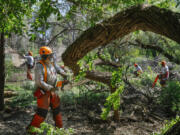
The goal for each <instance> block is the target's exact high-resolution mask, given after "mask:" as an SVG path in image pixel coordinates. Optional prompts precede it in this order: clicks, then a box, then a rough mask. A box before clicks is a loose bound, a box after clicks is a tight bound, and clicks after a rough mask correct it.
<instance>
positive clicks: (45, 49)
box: [39, 46, 52, 55]
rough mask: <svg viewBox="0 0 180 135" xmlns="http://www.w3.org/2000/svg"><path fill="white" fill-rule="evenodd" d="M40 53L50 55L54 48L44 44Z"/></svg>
mask: <svg viewBox="0 0 180 135" xmlns="http://www.w3.org/2000/svg"><path fill="white" fill-rule="evenodd" d="M39 54H40V55H50V54H52V50H51V48H49V47H48V46H42V47H41V48H40V49H39Z"/></svg>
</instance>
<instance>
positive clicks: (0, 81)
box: [0, 33, 5, 111]
mask: <svg viewBox="0 0 180 135" xmlns="http://www.w3.org/2000/svg"><path fill="white" fill-rule="evenodd" d="M4 44H5V40H4V34H3V33H1V35H0V111H1V110H3V109H4V84H5V60H4V59H5V50H4V46H5V45H4Z"/></svg>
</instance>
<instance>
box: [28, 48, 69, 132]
mask: <svg viewBox="0 0 180 135" xmlns="http://www.w3.org/2000/svg"><path fill="white" fill-rule="evenodd" d="M39 54H40V56H41V60H40V61H39V62H38V63H37V64H36V68H35V85H36V91H35V92H34V96H35V97H36V98H37V111H36V114H35V115H34V117H33V119H32V121H31V123H30V125H29V126H28V127H27V132H28V133H32V132H33V131H32V130H31V128H32V127H36V128H39V127H40V124H41V123H42V122H43V121H44V120H45V118H46V115H47V113H48V108H49V107H51V109H52V111H53V118H54V121H55V126H56V127H58V128H62V127H63V123H62V116H61V113H60V98H59V96H58V93H57V91H58V87H62V85H63V83H65V82H67V81H57V74H61V75H62V76H63V77H66V73H65V72H63V69H61V68H60V66H58V65H57V64H56V62H55V60H53V59H54V58H53V55H54V54H53V52H52V50H51V49H50V48H49V47H47V46H43V47H41V48H40V50H39Z"/></svg>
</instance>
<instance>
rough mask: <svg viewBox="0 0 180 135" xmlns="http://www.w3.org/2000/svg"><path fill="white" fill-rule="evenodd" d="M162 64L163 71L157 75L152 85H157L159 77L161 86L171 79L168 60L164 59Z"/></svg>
mask: <svg viewBox="0 0 180 135" xmlns="http://www.w3.org/2000/svg"><path fill="white" fill-rule="evenodd" d="M161 66H162V68H161V72H160V73H159V74H158V75H157V76H156V78H155V80H154V83H153V86H152V87H154V86H155V85H156V82H157V81H158V79H160V84H161V86H162V87H164V86H165V85H166V81H167V80H168V79H169V67H168V66H167V64H166V62H165V61H162V62H161Z"/></svg>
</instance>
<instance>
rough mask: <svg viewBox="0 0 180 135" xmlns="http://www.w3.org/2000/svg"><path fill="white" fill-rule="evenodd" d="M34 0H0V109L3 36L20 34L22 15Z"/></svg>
mask: <svg viewBox="0 0 180 135" xmlns="http://www.w3.org/2000/svg"><path fill="white" fill-rule="evenodd" d="M35 2H36V0H32V1H25V0H0V110H3V109H4V83H5V60H4V59H5V52H4V50H5V37H8V36H10V35H11V34H12V33H17V34H22V31H23V28H24V26H25V25H24V24H23V19H24V16H25V15H26V16H28V15H29V13H30V11H31V9H30V7H31V6H32V4H33V3H35Z"/></svg>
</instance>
